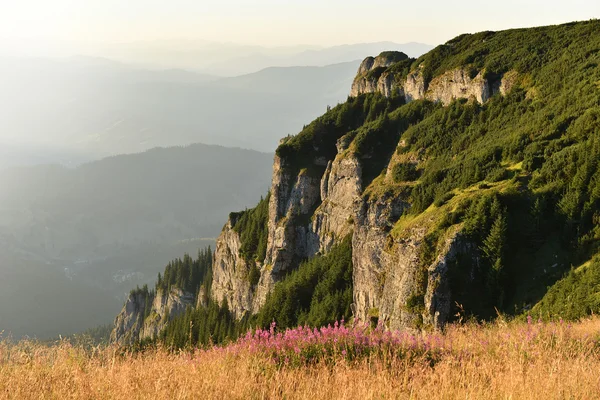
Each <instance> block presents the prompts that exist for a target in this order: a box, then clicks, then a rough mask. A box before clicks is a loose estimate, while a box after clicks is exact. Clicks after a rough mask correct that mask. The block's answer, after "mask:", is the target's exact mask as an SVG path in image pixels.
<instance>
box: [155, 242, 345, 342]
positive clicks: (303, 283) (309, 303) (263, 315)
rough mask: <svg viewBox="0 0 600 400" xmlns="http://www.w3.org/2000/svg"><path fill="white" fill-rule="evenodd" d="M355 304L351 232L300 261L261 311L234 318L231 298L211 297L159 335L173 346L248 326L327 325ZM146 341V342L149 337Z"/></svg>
mask: <svg viewBox="0 0 600 400" xmlns="http://www.w3.org/2000/svg"><path fill="white" fill-rule="evenodd" d="M351 304H352V246H351V238H350V236H349V237H347V238H346V239H345V240H344V241H343V242H341V243H340V244H339V245H337V246H335V247H334V248H333V249H332V250H331V252H330V253H328V254H327V255H326V256H318V257H315V258H313V259H311V260H308V261H306V262H304V263H302V264H301V265H300V266H299V267H298V269H297V270H295V271H293V272H291V273H290V274H289V275H288V276H286V277H285V278H284V279H283V280H282V281H281V282H279V283H277V284H276V285H275V289H274V290H273V292H272V293H270V294H269V296H268V297H267V301H266V304H265V305H264V306H263V308H262V309H261V310H260V312H259V313H258V314H257V315H252V316H250V315H246V316H245V317H243V318H242V319H241V320H239V321H238V320H236V319H235V318H234V317H233V315H232V313H231V312H230V311H229V306H228V304H227V302H223V303H222V304H218V303H217V302H215V301H214V300H213V299H210V298H209V300H208V304H207V306H206V307H198V308H193V309H192V308H189V309H188V310H187V311H186V313H185V314H183V315H181V316H178V317H175V318H174V319H173V320H172V321H171V322H170V323H169V324H168V325H167V327H166V329H165V330H164V331H163V332H162V334H161V336H160V341H161V342H162V343H165V344H167V345H168V346H171V347H174V348H183V347H187V346H203V345H208V344H210V343H223V342H227V341H229V340H234V339H236V338H238V337H239V336H240V335H242V334H245V333H246V332H247V331H248V329H250V328H256V327H260V328H268V327H269V326H270V324H271V323H272V322H273V321H275V322H276V323H277V326H278V327H280V328H291V327H295V326H297V325H299V324H300V325H309V326H313V327H318V326H324V325H327V324H329V323H333V322H335V321H338V320H340V319H342V318H346V319H348V318H350V316H351V310H350V305H351ZM146 344H147V343H146Z"/></svg>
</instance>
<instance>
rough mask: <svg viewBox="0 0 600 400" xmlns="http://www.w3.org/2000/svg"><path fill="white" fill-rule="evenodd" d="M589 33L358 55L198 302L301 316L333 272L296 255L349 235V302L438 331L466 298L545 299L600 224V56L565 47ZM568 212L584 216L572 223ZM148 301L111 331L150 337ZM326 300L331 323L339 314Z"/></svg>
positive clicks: (229, 241)
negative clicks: (335, 99) (349, 79)
mask: <svg viewBox="0 0 600 400" xmlns="http://www.w3.org/2000/svg"><path fill="white" fill-rule="evenodd" d="M582 32H583V33H582ZM597 32H600V31H599V30H598V23H597V22H589V23H588V22H586V23H578V24H574V25H566V26H564V27H546V28H539V29H533V30H528V31H525V30H516V31H506V32H498V33H497V32H481V33H478V34H475V35H462V36H459V37H457V38H455V39H453V40H451V41H449V42H448V43H446V44H444V45H441V46H438V47H437V48H436V49H434V50H432V51H431V52H430V53H428V54H426V55H424V56H423V57H421V58H419V59H417V60H415V59H410V58H408V57H407V56H406V55H404V54H402V53H382V54H381V55H379V56H378V57H369V58H367V59H365V60H364V62H363V63H362V64H361V66H360V68H359V70H358V72H357V76H356V79H355V80H354V83H353V86H352V90H351V94H352V95H351V96H350V97H349V98H348V101H347V102H345V103H343V104H340V105H338V106H336V107H334V108H332V109H330V110H328V112H327V113H326V114H324V115H323V116H321V117H319V118H317V119H316V120H315V121H313V122H312V123H311V124H309V125H307V126H306V127H305V128H304V129H303V130H302V131H301V132H300V133H299V134H297V135H295V136H289V137H286V138H285V139H283V140H282V141H281V142H280V145H279V147H278V149H277V151H276V156H275V159H274V164H273V171H272V179H271V189H270V196H269V197H268V199H265V200H264V202H263V201H261V203H259V206H257V208H256V209H253V211H251V210H247V211H246V212H243V213H233V214H232V215H231V216H230V219H229V221H228V222H227V224H226V225H225V227H224V228H223V231H222V233H221V236H220V237H219V239H218V243H217V250H216V252H215V254H214V260H213V266H214V267H213V274H214V276H213V277H212V284H211V290H207V291H205V294H204V295H203V296H202V301H201V302H200V303H198V304H202V303H204V304H206V302H207V300H208V299H207V298H206V297H208V296H212V299H214V300H216V302H218V303H219V304H224V303H226V304H227V305H228V309H229V310H231V311H232V313H233V315H234V316H235V317H237V318H238V319H241V320H242V323H244V321H246V322H248V321H249V319H245V318H243V317H244V316H247V315H253V314H258V315H257V316H256V318H257V319H259V320H260V324H262V325H263V326H266V324H269V323H270V322H271V321H272V319H271V318H272V316H273V315H274V313H273V312H272V311H273V310H274V309H275V310H280V309H283V310H284V311H286V310H292V312H291V314H294V316H296V317H297V316H298V315H302V316H306V315H308V314H307V313H308V312H310V311H311V307H312V303H311V302H312V300H313V299H315V297H311V296H313V295H314V293H313V294H307V293H305V292H310V290H309V289H306V287H307V286H308V285H312V286H314V285H315V282H318V283H321V282H326V280H325V279H323V280H321V281H318V279H321V278H322V276H318V277H315V278H314V280H308V278H306V279H305V280H301V279H299V278H298V279H295V277H297V276H301V275H302V273H304V272H305V271H309V270H310V271H312V272H314V273H315V274H316V273H317V272H318V271H320V269H319V268H320V267H319V268H316V267H314V266H313V267H314V268H313V269H312V270H311V269H310V268H311V263H307V264H302V265H301V263H302V261H304V260H306V259H311V258H313V257H320V256H321V255H326V254H327V253H329V254H336V253H335V252H336V251H337V249H338V246H337V245H338V244H340V242H342V241H343V239H344V238H348V237H349V236H351V239H352V240H351V251H352V266H351V268H352V285H351V286H352V287H351V288H350V287H349V286H346V287H345V289H343V290H346V292H345V293H346V297H345V298H344V299H343V300H331V302H334V301H339V303H340V304H341V303H342V301H344V302H345V303H344V311H342V312H343V313H344V314H343V315H347V314H348V313H349V311H348V310H349V309H352V313H353V317H355V318H357V319H360V320H363V321H366V320H371V321H375V320H376V321H380V322H383V323H384V324H385V325H386V326H388V327H390V328H427V327H431V328H439V327H440V326H442V325H443V324H444V323H446V322H447V321H448V320H451V319H452V317H453V315H456V313H457V312H461V311H462V310H463V307H462V305H464V306H465V308H464V309H467V310H468V313H470V315H474V316H477V317H480V318H492V317H493V316H494V315H495V314H496V312H497V310H500V311H502V312H506V311H507V310H508V312H513V310H516V309H517V308H518V307H525V306H524V304H528V303H534V302H535V301H538V300H539V298H540V296H541V295H542V294H543V293H544V290H546V288H547V287H548V286H549V285H551V284H553V282H554V281H555V280H556V279H558V277H560V276H561V274H562V272H564V268H563V267H564V266H568V265H569V262H571V261H572V260H576V259H577V258H576V257H578V256H576V255H577V254H579V255H580V254H586V255H587V254H588V253H586V252H590V251H591V250H589V249H591V248H593V246H592V244H591V243H592V242H593V240H592V238H597V235H598V232H597V224H596V222H597V213H596V209H597V207H598V204H600V198H598V196H597V193H600V191H599V189H598V180H596V179H595V178H594V177H595V176H597V174H595V173H594V171H595V170H596V169H597V162H596V160H597V154H598V153H600V145H598V143H597V141H595V140H597V139H596V138H595V137H596V136H597V135H596V136H594V135H592V133H593V132H596V131H597V129H596V128H597V121H598V118H597V115H596V114H597V113H596V112H595V111H593V110H595V108H597V99H598V92H597V90H598V89H597V85H593V84H590V82H596V81H598V80H599V79H600V76H599V75H598V74H599V72H598V71H599V70H598V69H597V68H596V66H597V64H598V63H599V62H600V59H598V57H600V56H599V55H598V54H600V53H598V52H597V51H596V50H597V46H595V45H593V44H588V43H587V42H585V43H584V42H583V41H580V42H578V43H577V45H578V46H581V47H582V48H581V49H579V51H578V52H574V53H571V52H565V47H564V42H563V39H564V38H565V37H568V36H569V35H580V36H581V37H587V36H590V35H597ZM598 40H600V39H598ZM532 48H538V49H543V51H538V52H531V49H532ZM565 60H567V61H568V62H567V61H565ZM557 71H561V74H564V78H565V79H567V78H569V80H568V82H569V84H565V82H567V81H566V80H565V79H562V78H561V79H557ZM594 74H595V75H594ZM575 93H577V95H576V96H575V95H574V94H575ZM585 160H587V161H585ZM573 181H576V182H577V184H576V185H572V184H571V183H570V182H573ZM584 204H585V207H584V206H583V205H584ZM586 207H587V208H586ZM582 209H584V210H587V211H585V212H582V211H581V210H582ZM257 210H258V211H257ZM259 211H260V212H259ZM586 213H587V214H586ZM565 221H570V223H571V224H573V225H572V226H573V227H577V228H576V229H575V228H574V229H573V230H572V231H571V232H567V231H565V230H564V229H563V226H564V223H565ZM580 221H587V222H585V224H581V223H580ZM242 222H243V223H242ZM581 232H584V233H581ZM565 235H566V236H565ZM565 237H568V238H569V240H568V241H565V240H564V239H565ZM594 240H595V239H594ZM344 243H345V246H348V244H349V243H348V241H345V242H344ZM566 243H588V247H585V246H583V247H580V248H574V247H570V246H571V245H568V244H566ZM550 248H551V249H550ZM346 254H348V255H349V253H346ZM323 260H327V257H323V258H320V259H316V260H315V264H316V263H318V262H321V261H323ZM556 260H562V261H556ZM550 262H551V264H549V263H550ZM327 263H331V261H330V260H327ZM347 264H348V263H347ZM327 265H329V264H327ZM299 267H300V268H299ZM325 268H326V266H325ZM555 268H556V269H555ZM561 268H562V269H561ZM296 269H298V273H297V274H291V272H293V271H295V270H296ZM315 271H317V272H315ZM346 271H347V272H348V275H349V272H350V269H346ZM312 272H311V273H312ZM307 276H309V275H308V272H307ZM310 276H311V277H314V276H316V275H310ZM288 278H289V279H288ZM311 279H313V278H311ZM347 280H348V279H347V278H346V281H347ZM278 282H283V283H282V284H281V285H279V286H276V285H277V283H278ZM298 282H303V284H305V285H306V286H302V290H303V292H302V293H298V292H297V291H298V290H300V289H298V288H300V287H301V285H300V284H299V283H298ZM307 282H308V283H307ZM331 287H336V286H331ZM274 288H276V289H275V290H274ZM279 288H283V289H284V290H281V291H280V290H279ZM336 290H337V289H336ZM350 290H352V304H351V305H350V296H349V291H350ZM315 292H316V290H315ZM270 293H274V294H273V296H269V294H270ZM294 296H296V297H298V298H296V297H294ZM319 296H321V297H320V298H321V299H322V298H323V296H322V293H319ZM300 300H301V301H302V304H301V301H300ZM317 300H319V299H317ZM144 301H145V303H147V301H146V300H142V299H137V298H131V299H130V301H128V303H127V304H126V306H125V308H124V314H125V315H123V317H122V318H120V319H118V321H117V325H118V326H117V331H119V332H125V331H128V330H131V331H133V332H136V331H137V332H142V333H143V334H144V335H146V334H147V335H152V334H156V330H154V331H151V330H150V331H148V330H147V328H145V327H144V324H143V323H140V322H139V321H140V318H139V316H137V315H136V313H138V314H139V310H140V309H143V308H146V309H147V308H148V306H147V305H145V303H144ZM459 302H460V304H461V306H458V305H457V304H458V303H459ZM163 303H164V302H163ZM167 303H168V302H167ZM288 303H289V304H288ZM161 304H162V303H161ZM211 304H213V305H214V304H215V303H211ZM280 305H281V306H280ZM263 306H264V307H263ZM152 308H153V309H155V308H156V309H158V308H160V307H158V306H156V305H153V306H152ZM325 308H326V307H325V306H323V305H321V308H319V307H315V309H318V310H320V311H323V310H324V309H325ZM265 310H266V311H268V312H270V314H267V313H265V314H263V311H265ZM259 311H260V312H259ZM327 311H330V312H329V313H328V314H327V315H326V317H327V318H326V320H327V321H332V320H333V319H334V318H338V317H339V315H340V308H339V307H338V308H336V307H331V308H330V309H328V310H327ZM148 312H149V313H150V314H151V313H152V311H148ZM286 312H287V311H286ZM156 314H157V315H158V314H160V313H159V312H158V311H156ZM324 314H325V312H324ZM160 315H166V314H165V313H164V312H163V313H162V314H160ZM285 316H286V315H277V317H279V318H280V319H285ZM265 318H266V319H265ZM273 318H275V317H273ZM296 320H297V321H299V320H300V318H297V319H296ZM323 320H325V318H324V319H323ZM255 321H256V320H250V323H253V322H255ZM290 321H291V322H290ZM290 321H288V322H290V324H288V326H292V325H291V324H292V323H294V321H292V320H291V319H290ZM319 321H321V320H319Z"/></svg>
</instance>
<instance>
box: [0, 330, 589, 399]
mask: <svg viewBox="0 0 600 400" xmlns="http://www.w3.org/2000/svg"><path fill="white" fill-rule="evenodd" d="M599 333H600V319H598V318H594V319H589V320H585V321H582V322H579V323H576V324H574V325H573V326H569V325H567V324H549V325H542V324H531V325H528V324H525V323H509V324H504V323H495V324H490V325H486V326H477V325H464V326H450V327H448V329H447V330H446V332H445V333H444V334H443V335H440V336H439V337H438V336H436V335H435V334H431V335H430V336H431V338H432V339H433V340H436V341H439V342H440V343H443V345H442V349H441V357H440V359H439V360H438V361H437V362H435V363H434V364H433V365H432V363H431V362H430V361H425V360H423V361H414V360H413V361H412V362H410V363H409V362H408V361H405V360H401V359H395V360H385V359H382V358H377V359H372V360H362V361H359V362H355V363H348V362H346V361H345V360H343V359H340V361H339V362H337V363H335V364H334V365H330V364H326V363H320V364H317V365H313V366H306V367H302V368H296V367H276V366H275V365H274V364H273V363H272V362H270V361H269V360H267V359H265V358H264V356H261V355H260V354H255V353H254V354H251V353H244V352H242V353H234V352H228V351H227V349H225V350H209V351H206V352H197V353H196V354H193V355H192V354H190V353H180V354H172V353H169V352H167V351H164V350H153V351H147V352H145V353H140V354H137V355H133V354H124V355H123V354H119V353H118V349H116V348H112V347H109V348H102V349H94V350H91V351H90V350H88V351H86V350H84V349H83V348H75V347H72V346H70V345H68V344H66V343H63V344H60V345H58V346H53V347H47V346H43V345H40V344H35V343H31V342H21V343H18V344H13V345H11V344H8V343H7V342H2V343H0V398H10V399H147V398H159V399H196V398H198V399H278V398H287V399H294V398H300V399H304V398H311V399H312V398H327V399H338V398H340V399H361V400H365V399H382V398H383V399H405V398H406V399H432V398H433V399H597V398H598V399H600V346H599V345H598V338H599V336H598V335H599Z"/></svg>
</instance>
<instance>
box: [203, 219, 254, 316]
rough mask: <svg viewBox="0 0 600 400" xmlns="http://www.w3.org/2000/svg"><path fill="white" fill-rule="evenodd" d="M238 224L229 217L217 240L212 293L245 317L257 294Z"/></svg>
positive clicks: (219, 300)
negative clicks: (250, 275) (252, 282)
mask: <svg viewBox="0 0 600 400" xmlns="http://www.w3.org/2000/svg"><path fill="white" fill-rule="evenodd" d="M235 223H236V221H235V220H233V221H232V220H231V219H229V220H228V221H227V224H225V227H224V228H223V231H222V232H221V235H220V236H219V238H218V239H217V246H216V249H215V255H214V259H213V283H212V296H213V298H214V299H215V300H216V301H217V302H218V303H219V304H221V303H222V302H223V300H227V304H228V305H229V309H230V310H231V312H233V314H234V315H235V316H236V317H239V318H241V317H242V316H243V315H244V313H246V312H248V311H251V310H252V298H253V293H252V288H251V287H250V281H249V280H248V273H249V265H247V264H248V263H247V262H246V260H245V259H244V258H243V257H241V256H240V247H241V245H242V242H241V240H240V235H239V234H238V233H237V232H236V231H234V230H233V227H234V225H235ZM199 297H200V296H199Z"/></svg>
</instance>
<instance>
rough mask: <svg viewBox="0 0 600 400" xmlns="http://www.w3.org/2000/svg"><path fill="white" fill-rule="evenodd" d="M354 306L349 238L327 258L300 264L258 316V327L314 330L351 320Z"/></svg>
mask: <svg viewBox="0 0 600 400" xmlns="http://www.w3.org/2000/svg"><path fill="white" fill-rule="evenodd" d="M351 304H352V240H351V237H350V236H349V237H347V238H346V239H344V240H343V241H342V242H341V243H340V244H338V245H337V246H335V247H334V248H332V249H331V251H330V252H329V253H327V255H325V256H318V257H314V258H312V259H310V260H308V261H305V262H304V263H302V264H300V266H299V267H298V269H297V270H295V271H293V272H292V273H291V274H290V275H288V276H287V277H285V279H283V280H282V281H281V282H280V283H278V284H277V285H276V286H275V288H274V290H273V291H272V292H271V293H270V294H269V295H268V297H267V301H266V303H265V305H264V306H263V307H262V308H261V310H260V313H259V314H258V315H257V316H256V325H257V326H260V327H263V328H264V327H268V326H269V324H270V323H271V322H272V321H275V322H276V323H277V326H279V327H280V328H292V327H295V326H298V325H309V326H313V327H318V326H324V325H327V324H328V323H333V322H334V321H337V320H340V319H342V318H344V317H345V318H349V317H350V316H351V311H350V305H351Z"/></svg>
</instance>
